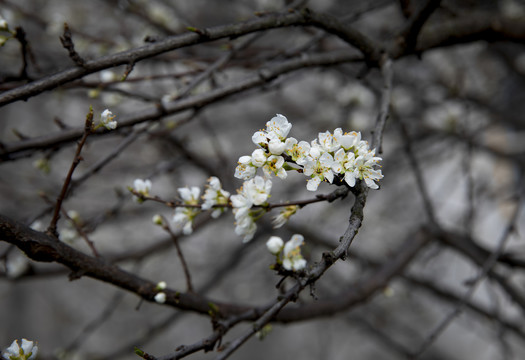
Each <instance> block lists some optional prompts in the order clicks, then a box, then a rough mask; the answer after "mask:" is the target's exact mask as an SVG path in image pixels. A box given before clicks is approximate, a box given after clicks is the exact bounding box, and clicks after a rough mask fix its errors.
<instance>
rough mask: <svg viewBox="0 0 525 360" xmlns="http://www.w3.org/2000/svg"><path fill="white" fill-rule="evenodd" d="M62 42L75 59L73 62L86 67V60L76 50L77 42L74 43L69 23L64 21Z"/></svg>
mask: <svg viewBox="0 0 525 360" xmlns="http://www.w3.org/2000/svg"><path fill="white" fill-rule="evenodd" d="M60 42H61V43H62V46H63V47H64V48H65V49H66V50H67V51H68V53H69V57H70V58H71V60H73V62H74V63H75V64H77V65H78V66H80V67H84V64H85V61H84V59H82V57H81V56H80V55H79V54H78V53H77V52H76V50H75V44H73V38H72V36H71V30H70V29H69V26H68V24H67V23H64V33H63V34H62V36H61V37H60Z"/></svg>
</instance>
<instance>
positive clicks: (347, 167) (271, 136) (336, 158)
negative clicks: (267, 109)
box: [235, 114, 383, 191]
mask: <svg viewBox="0 0 525 360" xmlns="http://www.w3.org/2000/svg"><path fill="white" fill-rule="evenodd" d="M291 128H292V124H290V123H289V122H288V119H286V117H285V116H283V115H280V114H277V115H276V116H275V117H273V118H272V119H271V120H270V121H268V122H267V123H266V130H261V131H257V132H256V133H255V134H253V136H252V141H253V142H254V143H255V144H256V145H258V146H259V148H258V149H256V150H254V151H253V152H252V154H251V155H250V156H241V157H240V158H239V161H238V166H237V168H236V169H235V177H236V178H239V179H243V180H249V179H252V178H253V177H255V176H256V174H257V169H259V168H262V170H263V172H264V175H265V176H266V177H270V176H271V175H272V174H273V175H275V176H277V177H279V178H281V179H285V178H286V177H287V172H286V171H287V170H300V169H297V168H293V167H291V166H290V165H288V164H287V162H291V163H295V164H296V165H299V166H300V167H301V168H302V173H303V174H304V175H305V176H307V177H308V178H309V179H308V181H307V185H306V188H307V189H308V190H310V191H316V190H317V188H318V187H319V184H320V183H321V182H322V181H327V182H329V183H332V182H333V181H334V177H335V176H338V177H340V178H341V179H344V181H345V182H346V183H347V184H348V186H351V187H353V186H355V183H356V180H358V179H359V180H364V181H365V183H366V185H367V186H368V187H370V188H372V189H378V188H379V186H378V185H377V183H376V181H377V180H380V179H382V178H383V174H382V173H381V170H379V169H377V167H378V166H379V161H380V160H381V158H380V157H377V156H375V149H374V150H370V149H369V146H368V143H367V142H366V141H363V140H361V134H360V133H359V132H355V131H353V132H350V133H343V131H342V130H341V128H337V129H335V130H334V132H333V133H331V132H329V131H326V132H324V133H319V135H318V138H317V139H314V140H312V141H311V142H306V141H297V139H295V138H293V137H287V136H288V133H289V132H290V129H291Z"/></svg>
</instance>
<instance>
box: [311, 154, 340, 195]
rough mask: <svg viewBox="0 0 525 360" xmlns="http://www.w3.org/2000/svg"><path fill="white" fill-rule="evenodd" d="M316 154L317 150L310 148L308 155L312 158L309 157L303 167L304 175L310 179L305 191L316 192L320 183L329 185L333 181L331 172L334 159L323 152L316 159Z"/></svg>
mask: <svg viewBox="0 0 525 360" xmlns="http://www.w3.org/2000/svg"><path fill="white" fill-rule="evenodd" d="M318 153H319V150H318V149H317V148H312V149H311V150H310V154H312V155H313V156H309V158H308V160H307V162H306V164H305V166H304V171H303V173H304V175H306V176H309V177H310V179H309V180H308V183H307V185H306V189H308V190H309V191H315V190H317V187H318V186H319V184H320V183H321V181H324V180H327V181H328V182H329V183H332V181H333V180H334V173H333V172H332V166H333V163H334V159H333V157H332V155H330V154H329V153H327V152H325V153H323V154H322V155H320V156H319V157H317V158H316V157H315V156H317V155H318Z"/></svg>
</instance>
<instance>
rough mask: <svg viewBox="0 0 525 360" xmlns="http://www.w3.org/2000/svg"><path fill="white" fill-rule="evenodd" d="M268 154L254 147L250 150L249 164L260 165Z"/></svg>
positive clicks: (264, 161)
mask: <svg viewBox="0 0 525 360" xmlns="http://www.w3.org/2000/svg"><path fill="white" fill-rule="evenodd" d="M267 157H268V155H267V154H266V152H265V151H264V150H263V149H256V150H254V151H253V152H252V156H251V164H252V165H253V166H255V167H258V168H259V167H261V166H263V165H264V164H265V163H266V159H267Z"/></svg>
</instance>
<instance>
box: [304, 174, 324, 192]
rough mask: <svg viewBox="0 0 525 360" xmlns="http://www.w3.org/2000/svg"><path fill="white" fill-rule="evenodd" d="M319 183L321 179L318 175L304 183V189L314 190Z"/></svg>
mask: <svg viewBox="0 0 525 360" xmlns="http://www.w3.org/2000/svg"><path fill="white" fill-rule="evenodd" d="M320 183H321V179H320V178H319V177H318V176H316V177H314V178H311V179H309V180H308V182H307V183H306V190H309V191H316V190H317V188H318V187H319V184H320Z"/></svg>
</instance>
